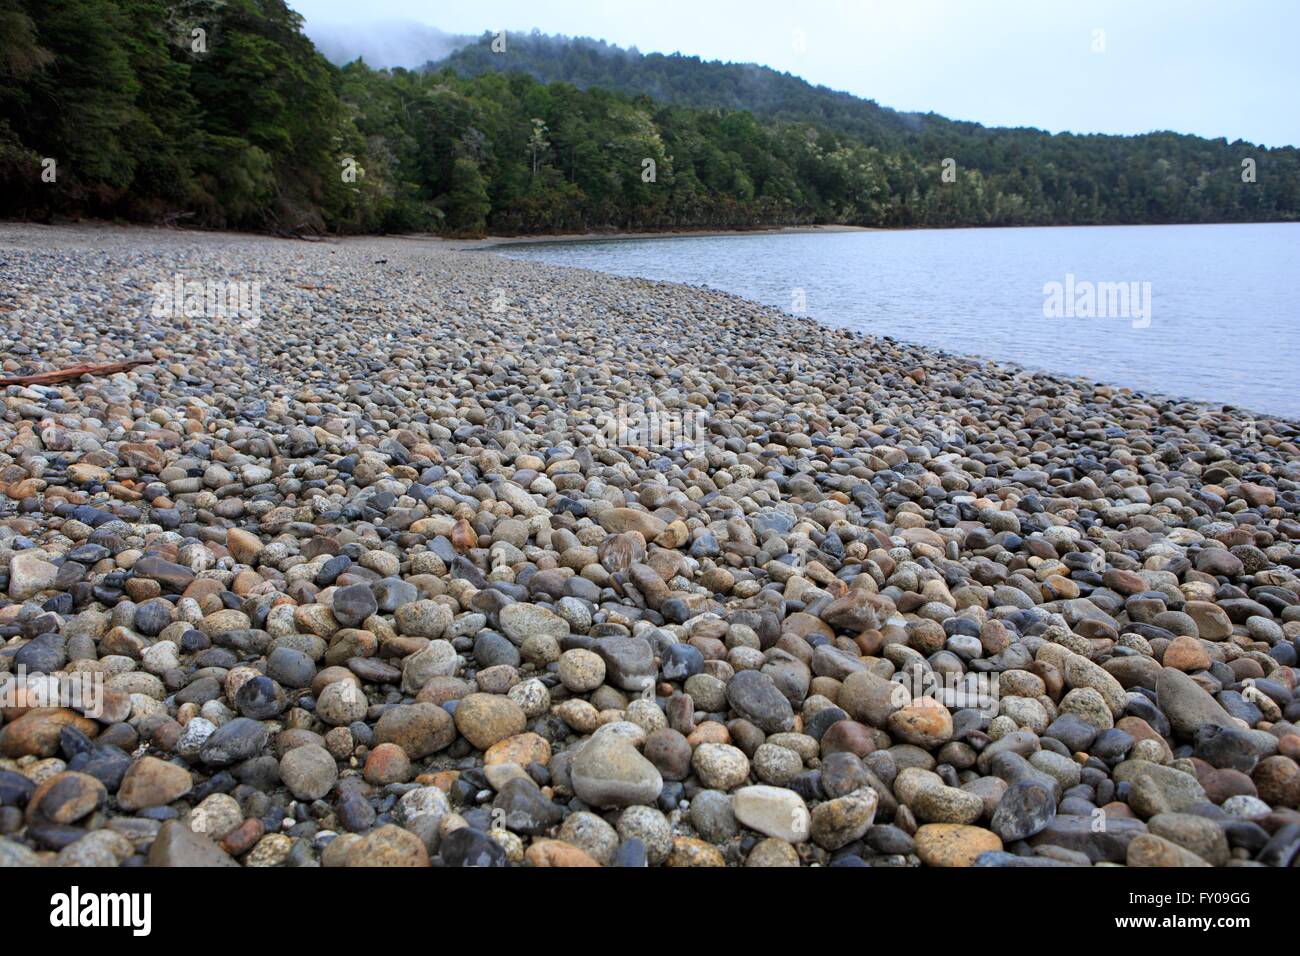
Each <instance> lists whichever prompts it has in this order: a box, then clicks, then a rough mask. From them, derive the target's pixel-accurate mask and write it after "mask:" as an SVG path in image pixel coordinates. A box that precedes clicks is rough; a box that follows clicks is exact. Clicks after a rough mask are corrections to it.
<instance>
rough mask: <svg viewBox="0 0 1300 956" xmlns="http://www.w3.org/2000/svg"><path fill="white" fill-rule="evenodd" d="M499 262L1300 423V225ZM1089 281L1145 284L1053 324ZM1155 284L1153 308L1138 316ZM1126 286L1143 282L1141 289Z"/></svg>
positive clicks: (629, 242)
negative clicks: (620, 282) (661, 285)
mask: <svg viewBox="0 0 1300 956" xmlns="http://www.w3.org/2000/svg"><path fill="white" fill-rule="evenodd" d="M498 251H500V252H501V253H502V254H504V255H508V256H513V257H519V258H528V259H539V260H542V261H545V262H549V263H553V264H557V265H568V266H581V267H583V268H587V269H596V270H599V271H602V272H610V273H615V274H618V275H627V276H641V277H644V278H648V279H663V280H668V281H672V282H685V283H689V284H692V285H702V286H708V287H711V288H715V289H721V290H724V291H727V292H733V293H736V294H738V295H743V296H746V297H747V298H751V299H754V300H757V301H759V302H763V303H765V304H767V305H772V306H776V307H778V308H782V309H785V310H786V311H789V312H795V313H799V312H803V313H806V314H808V315H811V316H813V317H814V318H817V319H819V320H821V321H823V322H826V323H828V324H832V325H837V326H847V327H849V328H853V329H856V330H858V331H861V332H864V333H866V334H868V335H888V336H892V337H894V338H896V339H903V340H907V341H911V342H919V343H922V344H925V345H931V346H936V347H938V348H942V349H946V350H948V351H950V352H958V353H965V354H974V355H981V356H986V357H989V358H995V359H1002V360H1006V361H1013V362H1018V363H1020V364H1022V365H1026V366H1029V367H1032V368H1040V369H1047V370H1050V371H1054V372H1061V373H1066V374H1071V375H1081V376H1084V377H1086V378H1090V379H1093V380H1094V381H1098V382H1111V383H1115V384H1119V385H1127V386H1130V387H1132V388H1135V389H1140V390H1143V391H1148V392H1155V393H1162V394H1165V395H1171V396H1175V397H1183V398H1193V399H1198V400H1202V401H1207V402H1214V403H1224V404H1230V405H1236V406H1240V407H1241V408H1244V409H1251V410H1254V411H1257V412H1263V413H1267V414H1274V415H1283V416H1286V417H1289V418H1300V300H1298V299H1297V282H1298V281H1300V224H1290V223H1277V224H1246V225H1209V226H1096V227H1061V228H1042V229H1039V228H1032V229H934V230H929V229H927V230H915V231H908V232H844V233H805V234H786V235H758V234H756V235H743V234H742V235H731V236H723V237H705V236H701V237H695V236H688V237H670V238H662V239H622V240H604V241H591V242H585V241H584V242H552V243H539V244H533V245H515V246H506V247H503V248H501V249H500V250H498ZM1070 276H1073V286H1072V289H1073V293H1074V296H1075V301H1076V303H1078V301H1079V300H1078V297H1079V296H1081V295H1085V294H1086V290H1085V287H1084V285H1083V284H1084V283H1093V284H1094V285H1096V284H1098V283H1128V284H1131V283H1137V284H1138V285H1137V287H1136V292H1137V295H1136V296H1133V297H1132V298H1131V301H1130V303H1129V308H1128V311H1127V313H1124V312H1122V306H1123V302H1122V300H1121V299H1119V298H1116V299H1115V300H1114V302H1112V301H1111V300H1110V299H1109V297H1108V296H1106V295H1101V296H1098V301H1099V302H1100V303H1101V305H1102V306H1103V307H1104V308H1103V311H1105V312H1113V313H1120V314H1109V315H1096V316H1092V317H1086V316H1085V315H1081V314H1078V313H1079V312H1081V311H1083V310H1082V309H1081V308H1076V309H1075V313H1076V314H1074V315H1070V314H1069V313H1068V312H1067V313H1066V314H1062V315H1054V316H1051V317H1049V316H1046V315H1045V314H1044V310H1045V306H1047V307H1048V308H1049V310H1050V304H1049V303H1048V299H1049V292H1047V291H1045V287H1047V286H1049V284H1051V283H1059V284H1060V286H1061V296H1062V301H1063V300H1064V293H1065V290H1066V288H1067V283H1069V282H1070V280H1069V278H1068V277H1070ZM1144 283H1149V284H1150V285H1149V287H1147V288H1149V306H1150V308H1149V311H1147V310H1146V309H1144V308H1142V306H1143V302H1144V296H1143V291H1144V286H1143V284H1144ZM1130 289H1132V286H1131V285H1130Z"/></svg>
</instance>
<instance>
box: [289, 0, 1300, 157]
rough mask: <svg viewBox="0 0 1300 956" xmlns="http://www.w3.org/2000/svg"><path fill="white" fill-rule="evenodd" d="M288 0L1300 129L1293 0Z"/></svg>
mask: <svg viewBox="0 0 1300 956" xmlns="http://www.w3.org/2000/svg"><path fill="white" fill-rule="evenodd" d="M289 3H290V5H291V6H292V7H294V8H295V9H296V10H297V11H298V12H299V13H301V14H302V15H303V16H304V17H306V19H307V21H308V32H310V28H311V24H312V23H313V22H317V23H329V24H371V23H375V22H376V21H389V20H407V21H410V20H414V21H418V22H420V23H424V24H428V25H430V26H434V27H438V28H440V29H443V30H446V31H448V32H451V33H471V34H479V33H482V32H483V31H484V30H489V29H491V30H498V29H506V30H530V29H533V28H537V29H540V30H541V31H542V32H544V33H563V34H567V35H570V36H590V37H595V38H597V39H603V40H608V41H609V42H611V43H616V44H618V45H619V46H636V47H637V48H638V49H640V50H641V51H642V52H646V53H648V52H652V51H654V52H660V53H672V52H675V51H680V52H682V53H685V54H692V55H697V56H700V57H703V58H705V59H718V60H732V61H741V62H755V63H761V64H763V65H765V66H770V67H773V68H775V69H778V70H788V71H789V72H791V73H794V74H796V75H798V76H801V77H803V78H805V79H807V80H809V81H811V82H813V83H822V84H825V85H826V86H830V87H833V88H835V89H842V90H847V91H849V92H850V93H855V94H857V95H859V96H864V97H869V98H872V99H875V100H876V101H877V102H879V103H881V104H882V105H885V106H892V107H894V108H896V109H902V110H920V111H929V110H933V111H934V112H936V113H940V114H942V115H945V116H949V117H952V118H954V119H965V120H976V121H978V122H981V123H985V124H988V125H995V126H1036V127H1039V128H1042V129H1047V130H1050V131H1052V132H1057V131H1060V130H1073V131H1076V132H1099V133H1145V132H1149V131H1150V130H1153V129H1172V130H1176V131H1178V132H1183V133H1196V134H1198V135H1201V136H1211V137H1217V136H1226V137H1227V138H1228V139H1229V140H1233V139H1238V138H1240V139H1245V140H1250V141H1252V142H1258V143H1263V144H1264V145H1267V146H1278V145H1296V144H1300V108H1298V107H1297V104H1296V101H1295V97H1296V93H1297V91H1298V90H1300V54H1297V52H1296V40H1297V37H1300V0H1258V2H1256V3H1245V2H1240V0H1222V2H1218V0H983V2H979V0H883V2H878V0H798V2H791V0H743V2H733V0H567V2H566V0H459V2H447V0H365V2H364V3H358V2H357V0H289ZM1098 31H1101V32H1098ZM1098 47H1099V48H1100V49H1098Z"/></svg>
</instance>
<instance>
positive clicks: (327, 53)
mask: <svg viewBox="0 0 1300 956" xmlns="http://www.w3.org/2000/svg"><path fill="white" fill-rule="evenodd" d="M303 32H305V33H306V34H307V36H309V37H310V38H311V41H312V42H313V43H315V44H316V47H317V49H319V50H320V51H321V53H322V54H323V55H324V57H325V58H326V59H327V60H329V61H330V62H331V63H334V64H336V65H339V66H342V65H343V64H344V63H351V62H352V61H353V60H355V59H356V58H357V57H361V58H362V59H363V60H365V61H366V63H367V64H368V65H370V66H372V67H376V68H382V67H393V66H404V67H406V68H407V69H415V68H416V67H420V66H424V64H425V63H428V62H429V61H430V60H441V59H442V58H443V57H446V56H449V55H450V54H452V53H454V52H455V51H456V50H458V49H460V48H461V47H463V46H464V45H465V44H467V43H469V42H470V41H471V40H473V39H474V38H473V37H470V36H461V35H457V34H451V33H446V32H444V31H443V30H439V29H438V28H437V27H431V26H427V25H426V24H423V23H416V22H415V21H414V20H379V21H375V22H373V23H364V24H362V23H322V22H317V21H315V20H309V21H307V23H306V25H305V26H304V27H303Z"/></svg>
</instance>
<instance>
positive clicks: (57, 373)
mask: <svg viewBox="0 0 1300 956" xmlns="http://www.w3.org/2000/svg"><path fill="white" fill-rule="evenodd" d="M151 364H153V359H131V360H130V361H128V362H108V363H106V364H104V365H71V366H69V367H68V368H56V369H54V371H52V372H38V373H36V374H35V375H15V376H13V377H12V378H0V386H4V385H53V384H54V383H55V382H66V381H69V380H70V379H74V378H81V376H83V375H112V374H114V373H115V372H125V371H128V370H129V369H133V368H135V367H136V366H137V365H151Z"/></svg>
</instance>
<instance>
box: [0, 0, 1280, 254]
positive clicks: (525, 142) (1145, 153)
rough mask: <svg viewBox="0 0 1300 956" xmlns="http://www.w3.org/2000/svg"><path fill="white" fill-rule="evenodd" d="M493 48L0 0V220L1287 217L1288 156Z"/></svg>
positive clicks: (336, 225)
mask: <svg viewBox="0 0 1300 956" xmlns="http://www.w3.org/2000/svg"><path fill="white" fill-rule="evenodd" d="M490 40H491V37H490V36H485V37H484V38H482V40H481V41H478V42H476V43H474V44H471V45H470V46H468V47H466V48H464V49H462V50H461V51H459V52H458V53H456V54H454V55H453V56H452V57H451V58H450V59H449V60H447V61H445V62H444V63H442V64H437V65H434V66H432V67H430V68H427V69H424V70H418V71H411V70H402V69H395V70H374V69H371V68H370V67H369V66H367V65H366V64H365V63H363V62H361V61H356V62H353V63H349V64H346V65H344V66H342V67H338V66H334V65H331V64H330V63H328V62H327V61H326V60H325V59H324V58H323V57H322V56H321V55H320V54H319V53H318V52H317V51H316V49H315V48H314V47H313V46H312V44H311V41H310V40H308V39H307V38H306V37H305V36H304V35H303V33H302V21H301V18H300V17H299V16H298V15H297V14H296V13H294V12H293V11H292V10H291V9H290V8H289V7H288V6H287V5H286V3H285V2H284V0H182V2H170V3H169V2H164V0H60V2H59V3H43V2H38V0H0V183H2V184H3V190H2V191H0V213H3V214H5V215H9V216H27V217H34V218H49V217H51V216H80V215H90V216H107V217H120V218H124V219H130V220H141V221H157V220H165V221H179V222H186V223H192V224H195V225H201V226H211V227H219V228H244V229H264V230H273V231H285V232H301V231H322V230H331V231H337V232H378V231H392V232H403V231H442V232H446V233H449V234H456V235H478V234H482V233H484V232H486V231H491V232H498V233H539V232H572V231H583V230H601V229H658V228H693V227H707V228H745V227H755V226H763V225H790V224H804V223H843V224H853V225H867V226H958V225H962V226H966V225H1031V224H1034V225H1037V224H1099V223H1165V222H1207V221H1254V220H1259V221H1268V220H1295V219H1297V218H1300V154H1298V152H1297V150H1296V149H1295V148H1294V147H1284V148H1276V149H1264V148H1263V147H1259V146H1255V145H1252V144H1248V143H1242V142H1235V143H1228V142H1227V141H1225V140H1222V139H1219V140H1207V139H1203V138H1199V137H1195V136H1185V135H1179V134H1175V133H1153V134H1149V135H1146V136H1136V137H1118V136H1091V135H1090V136H1080V135H1072V134H1057V135H1049V134H1047V133H1044V132H1042V131H1040V130H1032V129H992V128H986V127H983V126H980V125H978V124H974V123H959V122H954V121H952V120H947V119H944V118H943V117H937V116H934V115H933V114H927V115H925V116H920V115H918V114H903V113H897V112H895V111H893V110H888V109H885V108H884V107H880V106H878V105H877V104H875V103H872V102H870V101H867V100H861V99H858V98H856V97H852V96H849V95H848V94H844V93H836V92H834V91H830V90H826V89H824V88H821V87H813V86H810V85H809V84H807V83H805V82H803V81H802V80H799V79H798V78H796V77H792V76H789V75H788V74H778V73H775V72H774V71H771V70H767V69H766V68H762V67H755V66H752V65H736V64H719V63H703V62H701V61H699V60H698V59H695V58H691V57H663V56H658V55H655V56H645V57H643V56H641V55H640V54H638V53H636V52H635V51H622V50H618V49H617V48H611V47H606V46H604V45H603V44H597V43H595V41H568V40H565V41H563V42H561V41H558V40H556V39H555V38H545V37H538V36H532V37H529V36H518V37H516V36H513V35H512V36H511V37H510V41H509V44H508V47H507V51H506V52H505V53H493V52H492V51H491V49H490V46H489V44H490ZM1245 160H1249V163H1250V165H1251V173H1252V175H1250V176H1246V175H1244V172H1245V170H1244V168H1243V161H1245Z"/></svg>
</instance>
